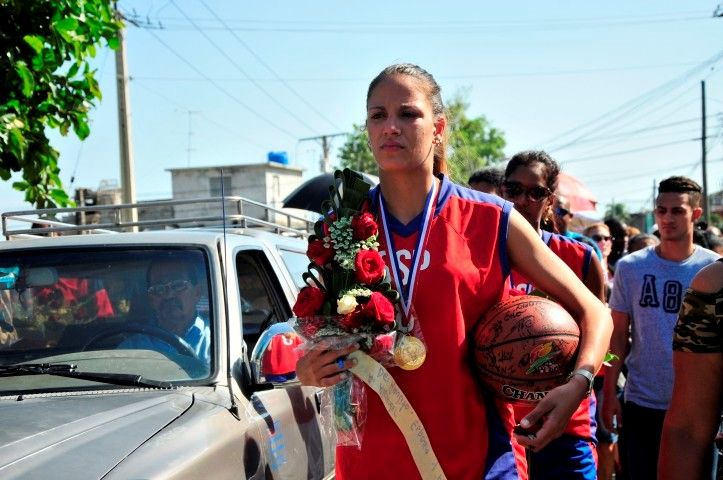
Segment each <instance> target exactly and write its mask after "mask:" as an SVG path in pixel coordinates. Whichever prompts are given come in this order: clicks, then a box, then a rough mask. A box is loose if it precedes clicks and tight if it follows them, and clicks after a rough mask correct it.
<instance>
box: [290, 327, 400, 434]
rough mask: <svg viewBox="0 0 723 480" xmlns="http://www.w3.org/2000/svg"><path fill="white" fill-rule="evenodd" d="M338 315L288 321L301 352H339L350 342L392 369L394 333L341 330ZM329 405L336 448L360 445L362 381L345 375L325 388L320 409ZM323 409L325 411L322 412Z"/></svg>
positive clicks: (363, 404)
mask: <svg viewBox="0 0 723 480" xmlns="http://www.w3.org/2000/svg"><path fill="white" fill-rule="evenodd" d="M344 320H345V319H344V318H342V316H338V315H336V316H324V315H316V316H310V317H300V318H294V319H292V326H293V328H294V330H295V331H296V332H297V333H298V334H299V336H301V337H302V338H303V339H304V343H303V344H302V345H301V346H300V347H299V348H300V349H301V350H302V351H308V350H316V349H320V350H323V351H334V350H342V349H344V348H346V347H348V346H350V345H352V344H354V343H356V344H359V346H360V349H361V350H362V351H364V352H365V353H367V354H368V355H369V356H371V357H372V358H374V359H375V360H376V361H377V362H379V363H380V364H382V365H384V366H385V367H392V366H395V362H394V344H395V339H396V331H389V332H384V333H381V334H379V333H371V332H366V333H364V332H359V331H357V332H356V333H353V332H351V331H345V330H344V327H342V326H341V325H342V324H344ZM327 405H328V406H330V409H329V410H327V411H330V412H331V415H332V418H333V422H330V423H331V425H329V427H330V428H333V430H335V431H336V439H337V445H344V446H356V447H360V446H361V441H362V437H363V432H364V423H365V420H366V411H367V410H366V386H365V384H364V382H363V381H362V380H360V379H359V378H357V377H356V376H354V375H352V374H351V373H348V374H347V376H346V378H345V379H343V380H342V381H340V382H339V383H337V384H336V385H334V386H332V387H329V388H327V389H325V392H324V393H323V395H322V407H325V406H327ZM325 410H326V409H325Z"/></svg>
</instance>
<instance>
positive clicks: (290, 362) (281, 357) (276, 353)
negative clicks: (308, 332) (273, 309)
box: [251, 322, 304, 384]
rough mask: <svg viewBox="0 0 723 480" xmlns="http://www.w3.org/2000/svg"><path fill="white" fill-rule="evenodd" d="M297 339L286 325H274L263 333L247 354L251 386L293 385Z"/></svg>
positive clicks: (295, 380) (284, 323)
mask: <svg viewBox="0 0 723 480" xmlns="http://www.w3.org/2000/svg"><path fill="white" fill-rule="evenodd" d="M303 343H304V341H303V340H302V338H301V337H299V335H298V334H297V333H296V332H295V331H294V329H293V328H291V325H289V324H288V323H286V322H282V323H276V324H274V325H271V326H270V327H269V328H268V329H266V330H264V331H263V332H262V333H261V335H260V336H259V339H258V341H257V342H256V345H255V346H254V350H253V352H251V374H252V377H253V383H255V384H261V383H264V382H267V383H272V384H286V383H290V382H294V383H295V382H297V379H296V362H297V360H298V359H299V356H300V351H299V347H300V346H301V345H302V344H303Z"/></svg>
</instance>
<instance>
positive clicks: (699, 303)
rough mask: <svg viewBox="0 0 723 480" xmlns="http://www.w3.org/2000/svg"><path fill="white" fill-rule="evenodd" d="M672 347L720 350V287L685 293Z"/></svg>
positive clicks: (722, 305)
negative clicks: (713, 290)
mask: <svg viewBox="0 0 723 480" xmlns="http://www.w3.org/2000/svg"><path fill="white" fill-rule="evenodd" d="M673 350H677V351H681V352H692V353H720V352H723V290H721V291H718V292H717V293H702V292H698V291H696V290H693V289H690V288H689V289H688V290H687V291H686V292H685V298H684V299H683V305H682V306H681V308H680V313H679V314H678V323H677V324H676V325H675V335H674V336H673Z"/></svg>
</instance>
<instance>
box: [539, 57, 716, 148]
mask: <svg viewBox="0 0 723 480" xmlns="http://www.w3.org/2000/svg"><path fill="white" fill-rule="evenodd" d="M721 58H723V50H721V51H719V52H718V53H717V54H716V55H714V56H713V57H711V58H710V59H708V60H706V61H704V62H702V63H701V64H699V65H697V66H695V67H693V68H692V69H690V70H688V71H687V72H685V73H684V74H683V75H681V76H679V77H677V78H674V79H672V80H669V81H668V82H666V83H664V84H662V85H660V86H658V87H656V88H654V89H653V90H650V91H648V92H646V93H644V94H642V95H639V96H638V97H636V98H634V99H632V100H629V101H627V102H625V103H623V104H622V105H620V106H618V107H616V108H614V109H613V110H610V111H609V112H606V113H604V114H603V115H600V116H599V117H596V118H594V119H593V120H590V121H588V122H586V123H584V124H582V125H578V126H577V127H575V128H573V129H571V130H568V131H566V132H563V133H562V134H559V135H557V136H556V137H554V138H552V139H550V140H548V141H547V142H545V143H544V145H548V144H551V143H554V142H557V141H559V140H561V139H563V138H565V137H568V136H570V135H573V134H574V135H577V136H576V137H575V138H573V139H572V140H570V141H568V142H566V143H564V144H562V145H559V146H555V147H547V150H549V151H556V150H561V149H563V148H566V147H568V146H570V145H573V144H574V143H576V142H578V141H579V140H582V139H583V138H585V137H587V136H589V135H590V132H589V130H593V129H592V128H591V127H592V126H595V128H594V131H596V132H599V131H600V130H602V129H603V128H605V127H607V126H608V125H610V124H612V123H614V122H616V121H617V120H618V119H620V118H622V117H625V116H626V115H628V114H629V113H630V112H634V111H635V110H636V109H637V108H639V106H640V105H644V104H645V103H647V102H648V101H650V99H652V98H655V97H657V96H661V95H665V94H667V92H668V91H670V90H672V89H674V88H677V87H678V86H679V85H680V84H682V83H684V82H685V81H687V80H688V79H689V78H690V77H692V76H693V75H695V74H697V73H698V72H699V71H701V70H703V69H705V68H708V67H710V66H712V65H714V64H716V63H717V62H719V61H720V60H721ZM603 121H604V122H603ZM600 122H603V124H602V125H598V124H599V123H600ZM581 132H583V133H581Z"/></svg>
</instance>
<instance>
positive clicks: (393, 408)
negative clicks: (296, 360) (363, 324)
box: [349, 350, 446, 480]
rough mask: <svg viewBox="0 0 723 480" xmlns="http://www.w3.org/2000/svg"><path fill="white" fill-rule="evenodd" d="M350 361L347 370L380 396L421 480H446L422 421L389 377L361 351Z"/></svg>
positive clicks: (385, 370) (350, 356) (352, 354)
mask: <svg viewBox="0 0 723 480" xmlns="http://www.w3.org/2000/svg"><path fill="white" fill-rule="evenodd" d="M349 358H354V359H356V361H357V364H356V365H355V366H353V367H352V368H350V369H349V370H351V372H352V373H354V374H355V375H356V376H357V377H359V378H361V379H362V380H363V381H364V383H366V384H367V385H368V386H369V387H370V388H371V389H372V390H374V391H375V392H376V393H377V394H378V395H379V398H380V399H381V400H382V403H383V404H384V407H385V408H386V409H387V412H389V416H390V417H391V418H392V420H394V423H395V424H396V425H397V427H399V430H401V432H402V435H403V436H404V439H405V440H406V441H407V446H409V451H410V452H411V454H412V458H413V459H414V463H415V464H416V465H417V469H418V470H419V475H420V476H421V477H422V479H423V480H446V477H445V475H444V471H443V470H442V467H441V466H440V464H439V460H437V456H436V455H435V454H434V450H432V444H431V443H430V441H429V437H428V436H427V431H426V430H425V429H424V425H423V424H422V421H421V420H420V419H419V417H418V416H417V413H416V412H415V411H414V408H412V405H411V404H410V403H409V400H408V399H407V397H406V396H405V395H404V392H402V389H401V388H399V385H397V382H395V381H394V378H393V377H392V376H391V374H390V373H389V372H388V371H387V369H386V368H384V367H383V366H382V365H381V364H379V363H378V362H377V361H376V360H374V359H373V358H372V357H370V356H369V355H367V354H366V353H364V352H362V351H360V350H357V351H356V352H352V353H350V354H349Z"/></svg>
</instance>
